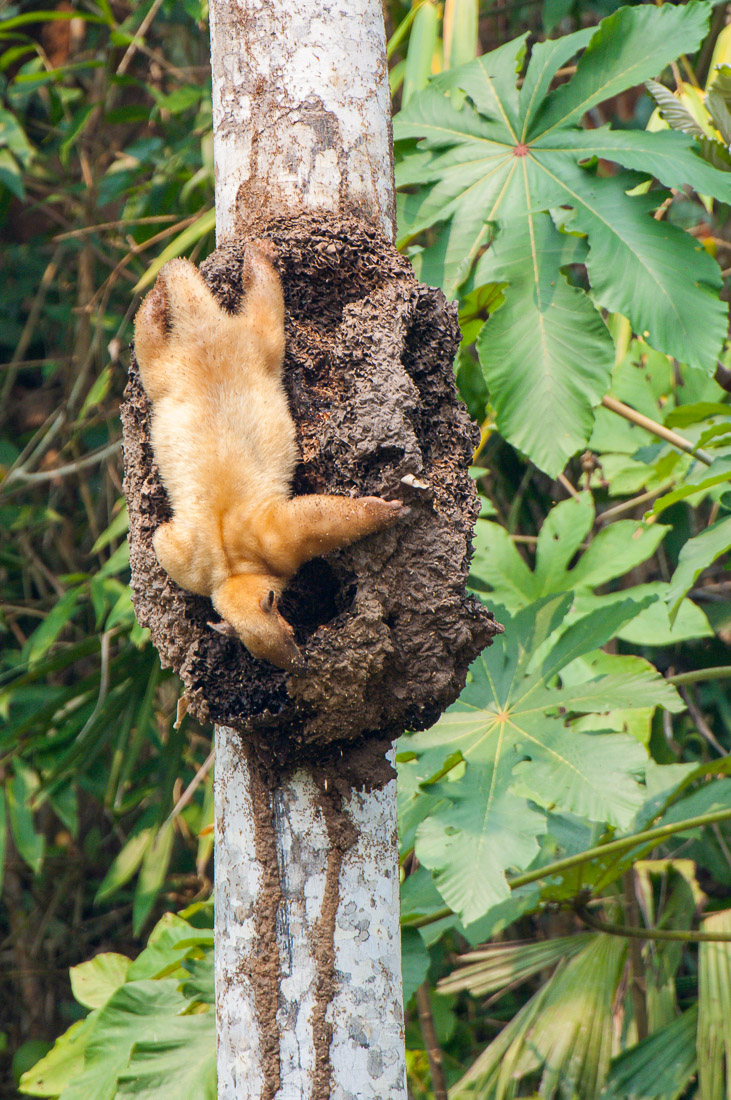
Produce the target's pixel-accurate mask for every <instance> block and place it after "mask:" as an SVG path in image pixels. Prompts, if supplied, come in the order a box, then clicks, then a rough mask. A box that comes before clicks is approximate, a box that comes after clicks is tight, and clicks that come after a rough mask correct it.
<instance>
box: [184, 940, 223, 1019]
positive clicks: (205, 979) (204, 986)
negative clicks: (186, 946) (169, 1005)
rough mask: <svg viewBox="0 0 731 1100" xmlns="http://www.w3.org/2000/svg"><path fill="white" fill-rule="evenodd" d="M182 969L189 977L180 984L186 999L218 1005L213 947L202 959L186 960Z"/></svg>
mask: <svg viewBox="0 0 731 1100" xmlns="http://www.w3.org/2000/svg"><path fill="white" fill-rule="evenodd" d="M181 965H182V967H183V969H184V970H186V971H187V972H188V975H189V977H187V978H185V979H184V981H182V982H180V984H179V985H178V989H179V990H180V992H181V993H182V994H183V996H184V997H188V998H189V999H190V1000H191V1001H195V1002H196V1003H197V1004H204V1005H214V1004H215V1003H216V989H215V960H214V957H213V945H211V949H210V950H208V951H206V953H205V955H204V956H203V958H202V959H195V958H193V959H184V960H183V962H182V964H181Z"/></svg>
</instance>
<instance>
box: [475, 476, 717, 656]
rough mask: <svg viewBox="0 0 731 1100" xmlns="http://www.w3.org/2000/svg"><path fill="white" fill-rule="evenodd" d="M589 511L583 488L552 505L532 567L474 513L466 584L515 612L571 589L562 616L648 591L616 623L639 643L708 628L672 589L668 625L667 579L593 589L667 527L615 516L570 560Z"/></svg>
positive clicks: (587, 530)
mask: <svg viewBox="0 0 731 1100" xmlns="http://www.w3.org/2000/svg"><path fill="white" fill-rule="evenodd" d="M594 514H595V513H594V501H593V498H592V495H591V493H589V492H582V493H579V494H578V496H577V497H574V498H571V499H570V500H565V501H561V503H559V504H557V505H556V506H555V507H554V508H553V509H552V510H551V511H550V512H549V513H548V515H547V516H546V519H545V520H544V522H543V525H542V526H541V530H540V532H539V535H538V541H537V543H536V548H535V567H534V568H533V569H531V568H529V566H528V565H527V564H526V562H525V560H524V558H523V557H521V555H520V553H519V552H518V550H517V549H516V546H515V544H514V543H513V541H512V540H511V538H510V535H509V534H508V532H507V531H505V529H504V528H502V527H500V525H499V524H497V523H493V522H491V521H489V520H480V521H479V523H478V524H477V529H476V538H475V556H474V559H473V562H472V583H473V585H474V586H475V587H477V588H480V589H482V590H485V589H489V590H490V591H491V592H492V593H493V594H494V595H493V599H494V601H495V602H497V603H500V604H504V605H505V606H506V607H507V608H508V609H509V610H510V611H518V610H519V609H520V608H523V607H526V606H527V605H528V604H529V603H532V602H533V601H534V600H537V599H540V598H541V597H543V596H550V595H553V594H558V593H561V592H572V593H574V595H575V599H574V602H573V605H572V608H571V613H570V619H575V618H577V617H579V616H582V615H585V614H586V613H587V612H589V611H594V610H596V609H598V608H599V607H602V606H604V607H609V605H610V604H611V603H612V602H614V601H621V600H624V599H626V598H627V597H629V598H632V599H637V600H638V601H641V600H644V599H646V598H647V597H648V596H651V595H654V597H655V599H654V602H653V603H652V604H650V605H649V606H647V607H645V609H644V610H642V611H640V610H639V609H638V614H637V616H636V617H635V618H634V619H632V620H630V621H628V622H626V623H624V624H623V625H622V626H621V627H620V628H619V630H618V633H617V637H619V638H622V639H624V640H627V641H638V642H639V643H641V644H643V645H667V644H672V643H673V642H677V641H680V640H681V639H683V638H698V637H703V636H706V635H708V634H711V633H712V632H711V629H710V627H709V625H708V621H707V619H706V618H705V616H704V614H703V612H702V611H701V610H700V608H698V607H697V606H696V605H695V604H693V603H692V602H691V601H690V600H687V599H686V600H683V599H682V596H683V594H684V593H683V592H682V591H681V590H680V589H679V590H678V591H679V596H680V601H682V602H680V603H679V614H678V617H677V619H676V620H675V621H674V623H672V624H671V622H670V619H669V618H668V613H667V609H666V604H665V598H668V599H669V596H668V595H667V593H668V585H667V584H664V583H662V582H660V581H654V582H651V583H649V584H645V585H641V586H636V587H634V588H629V589H624V590H623V591H621V592H615V593H607V594H605V595H602V596H595V595H593V593H594V590H595V589H596V588H598V587H599V586H601V585H606V584H607V583H608V582H610V581H613V580H615V578H617V577H621V576H623V575H624V574H625V573H628V572H629V571H630V570H631V569H634V568H636V566H638V565H639V564H640V563H641V562H643V561H646V560H647V559H648V558H649V557H651V556H652V555H653V554H654V553H655V551H656V550H657V548H658V546H659V544H660V542H661V541H662V540H663V538H664V537H665V535H666V534H667V532H668V531H669V530H670V528H669V527H666V526H663V525H662V524H659V523H641V522H638V521H636V520H615V522H614V523H611V524H607V526H605V527H603V528H602V529H601V530H600V531H599V532H598V533H597V534H596V535H595V536H594V537H593V538H592V541H591V542H590V543H589V545H588V546H586V548H585V549H584V551H583V553H581V556H580V557H579V558H578V560H575V559H576V555H577V553H578V552H579V551H580V550H581V548H582V545H584V544H585V542H586V540H587V539H588V538H589V537H590V535H591V531H592V528H593V526H594ZM719 552H720V551H719ZM706 564H707V562H706ZM688 587H690V585H688Z"/></svg>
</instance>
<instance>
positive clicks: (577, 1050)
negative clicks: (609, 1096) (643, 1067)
mask: <svg viewBox="0 0 731 1100" xmlns="http://www.w3.org/2000/svg"><path fill="white" fill-rule="evenodd" d="M625 952H626V946H625V944H624V943H623V942H622V941H621V940H620V939H619V938H617V937H614V938H613V937H611V936H595V937H592V938H591V939H589V940H588V942H586V943H585V945H584V946H583V947H582V949H581V951H580V952H579V953H578V954H576V955H574V957H573V958H569V959H568V960H567V961H565V962H564V964H559V966H558V968H557V969H556V970H555V971H554V973H553V974H552V975H551V977H550V978H549V979H548V981H547V982H546V983H545V984H544V985H543V986H541V987H540V988H539V990H538V992H537V993H535V994H534V995H533V997H532V998H531V999H530V1000H529V1001H528V1002H527V1003H526V1004H524V1005H523V1007H522V1008H521V1010H520V1011H519V1012H518V1013H517V1014H516V1015H515V1016H513V1018H512V1020H511V1021H510V1023H509V1024H508V1025H507V1026H506V1027H504V1028H503V1030H502V1031H501V1032H500V1034H499V1035H498V1036H497V1038H496V1039H494V1040H493V1041H492V1042H491V1043H490V1045H489V1046H488V1047H487V1048H486V1049H485V1050H484V1051H483V1052H482V1053H481V1054H480V1055H479V1056H478V1057H477V1059H476V1060H475V1062H474V1063H473V1064H472V1066H471V1067H470V1069H469V1070H468V1072H467V1073H466V1074H465V1076H464V1077H463V1078H462V1079H461V1080H460V1081H458V1082H457V1084H456V1085H455V1086H454V1088H453V1089H452V1090H450V1096H451V1097H452V1098H453V1100H468V1098H470V1100H476V1098H477V1097H490V1098H491V1100H512V1098H513V1097H515V1096H517V1095H521V1094H522V1095H540V1096H542V1097H546V1098H547V1100H552V1098H553V1097H556V1096H559V1097H569V1096H572V1097H573V1096H576V1097H582V1098H586V1100H589V1098H593V1097H597V1096H599V1095H600V1092H601V1088H602V1084H603V1082H604V1079H605V1077H606V1074H607V1070H608V1068H609V1060H610V1057H611V1053H612V1039H613V1029H614V1021H613V1014H612V1003H613V999H614V996H615V993H616V989H617V983H618V982H619V979H620V976H621V973H622V965H623V962H624V957H625ZM539 1072H540V1074H541V1082H540V1093H537V1092H533V1091H532V1090H531V1092H530V1093H527V1092H523V1090H522V1089H521V1090H520V1092H518V1089H517V1087H516V1086H518V1082H520V1080H521V1078H526V1077H528V1078H530V1077H532V1076H533V1075H534V1074H536V1073H539Z"/></svg>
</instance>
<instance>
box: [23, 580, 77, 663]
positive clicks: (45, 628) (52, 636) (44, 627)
mask: <svg viewBox="0 0 731 1100" xmlns="http://www.w3.org/2000/svg"><path fill="white" fill-rule="evenodd" d="M80 596H81V588H70V589H69V590H68V592H65V593H64V594H63V596H61V598H60V600H59V601H58V603H57V604H56V605H55V606H54V607H53V608H52V610H51V611H49V612H48V614H47V615H46V617H45V619H44V620H43V622H42V623H41V625H40V626H39V627H37V628H36V629H35V630H34V631H33V633H32V634H31V636H30V638H29V639H28V641H27V642H26V644H25V646H24V649H23V655H24V657H25V659H26V660H27V662H28V664H29V665H30V666H31V667H32V666H33V665H35V664H37V663H38V662H39V661H40V660H41V658H42V657H44V656H45V654H46V653H47V652H48V650H49V649H50V648H51V646H52V645H53V643H54V642H55V641H56V639H57V638H58V636H59V634H60V633H61V631H62V630H63V628H64V627H65V626H66V624H67V623H68V622H70V621H71V619H72V618H73V614H74V611H75V610H76V605H77V603H78V602H79V598H80Z"/></svg>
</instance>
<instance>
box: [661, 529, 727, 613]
mask: <svg viewBox="0 0 731 1100" xmlns="http://www.w3.org/2000/svg"><path fill="white" fill-rule="evenodd" d="M729 549H731V516H726V518H725V519H719V520H717V521H716V522H715V523H713V524H711V526H710V527H707V528H706V530H705V531H702V532H701V534H700V535H696V536H695V538H692V539H688V541H687V542H686V543H685V545H684V546H683V549H682V550H681V551H680V557H679V558H678V565H677V568H676V570H675V572H674V573H673V578H672V580H671V581H670V584H669V586H668V589H667V594H666V597H665V598H666V601H667V603H668V610H669V613H670V619H671V622H675V620H676V618H677V615H678V611H679V609H680V605H681V602H682V600H683V597H684V596H685V594H686V592H688V590H689V589H690V588H691V587H692V586H693V584H694V583H695V581H696V580H697V578H698V577H699V576H700V575H701V573H702V572H703V570H704V569H707V568H708V566H709V565H711V564H712V563H713V562H714V561H715V560H716V559H717V558H719V557H720V556H721V555H722V554H726V553H728V551H729Z"/></svg>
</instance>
